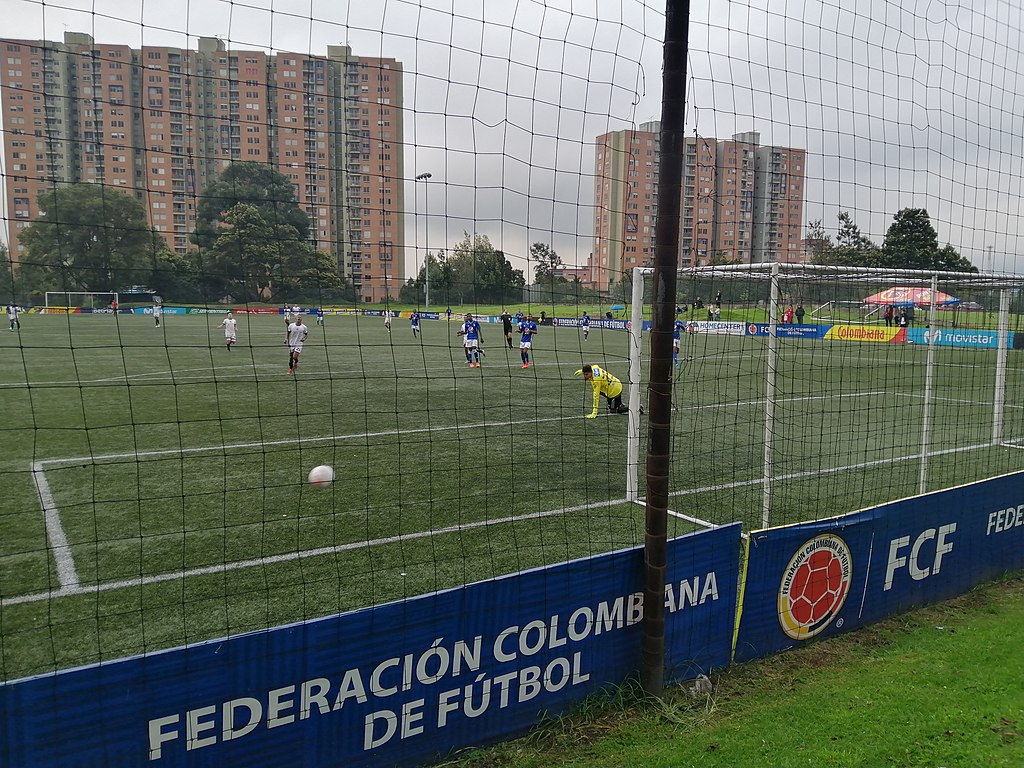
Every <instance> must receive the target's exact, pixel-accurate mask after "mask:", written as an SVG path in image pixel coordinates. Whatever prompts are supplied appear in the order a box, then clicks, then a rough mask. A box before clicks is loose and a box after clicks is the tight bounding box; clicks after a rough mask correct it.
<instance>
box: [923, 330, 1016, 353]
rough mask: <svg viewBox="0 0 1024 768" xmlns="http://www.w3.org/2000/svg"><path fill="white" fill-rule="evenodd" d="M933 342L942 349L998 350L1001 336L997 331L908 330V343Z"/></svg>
mask: <svg viewBox="0 0 1024 768" xmlns="http://www.w3.org/2000/svg"><path fill="white" fill-rule="evenodd" d="M929 340H931V341H932V342H934V343H935V344H938V345H939V346H942V347H980V348H984V349H997V348H998V347H999V334H998V333H997V332H996V331H980V330H973V329H956V328H939V329H938V330H937V331H935V332H934V333H931V332H930V331H929V330H928V329H927V328H908V329H907V343H909V344H927V343H928V342H929ZM1006 346H1007V348H1012V347H1013V333H1012V332H1010V333H1007V337H1006Z"/></svg>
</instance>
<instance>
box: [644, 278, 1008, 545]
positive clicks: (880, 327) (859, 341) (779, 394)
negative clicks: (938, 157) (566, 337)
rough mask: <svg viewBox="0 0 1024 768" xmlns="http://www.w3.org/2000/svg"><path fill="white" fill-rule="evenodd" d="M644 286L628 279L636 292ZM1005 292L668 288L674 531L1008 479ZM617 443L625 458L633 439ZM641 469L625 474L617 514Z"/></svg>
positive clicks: (952, 282)
mask: <svg viewBox="0 0 1024 768" xmlns="http://www.w3.org/2000/svg"><path fill="white" fill-rule="evenodd" d="M649 278H650V271H649V270H637V272H636V280H635V282H636V285H638V286H643V285H645V284H646V281H647V280H649ZM1021 287H1022V280H1021V278H1019V277H1017V276H1014V275H1001V274H992V273H989V274H985V273H982V274H972V273H952V272H940V273H928V272H915V271H912V270H872V269H866V268H841V267H827V266H813V265H801V264H754V265H736V266H719V267H703V268H696V269H691V270H687V271H685V272H683V273H681V274H680V282H679V294H678V295H679V302H678V304H679V306H678V307H677V309H678V314H677V321H676V322H677V325H678V328H679V340H678V352H677V354H676V359H675V365H674V368H673V370H674V387H673V419H672V429H673V435H674V437H673V456H674V459H673V464H672V498H673V499H674V502H675V503H674V509H673V514H674V515H676V516H677V517H678V518H679V519H683V520H689V521H691V522H694V523H697V524H699V525H706V526H711V525H719V524H723V523H727V522H731V521H733V520H742V521H743V522H744V523H745V524H746V525H747V527H748V528H752V527H765V526H768V525H781V524H787V523H793V522H800V521H804V520H809V519H818V518H825V517H832V516H834V515H837V514H841V513H845V512H850V511H854V510H856V509H860V508H863V507H867V506H871V505H875V504H879V503H883V502H886V501H892V500H896V499H899V498H903V497H906V496H911V495H914V494H917V493H924V492H927V491H931V490H937V489H940V488H946V487H950V486H953V485H958V484H961V483H965V482H970V481H974V480H979V479H983V478H987V477H992V476H995V475H998V474H1002V473H1005V472H1009V471H1011V470H1013V469H1016V468H1017V467H1018V466H1019V461H1020V456H1019V451H1020V446H1019V441H1020V440H1021V439H1022V438H1024V412H1022V408H1024V402H1022V400H1021V397H1020V394H1019V387H1020V385H1021V383H1022V379H1021V374H1022V369H1021V366H1020V364H1019V363H1018V361H1016V359H1015V358H1013V357H1010V356H1008V350H1009V349H1010V348H1011V347H1013V346H1014V345H1015V341H1014V340H1015V338H1016V336H1015V332H1017V331H1019V330H1021V328H1020V319H1021V317H1020V310H1021V306H1020V298H1019V292H1020V288H1021ZM641 290H642V288H638V290H637V298H638V299H639V298H640V296H641V293H640V291H641ZM933 297H934V299H933ZM644 306H645V305H644V304H643V303H642V302H641V303H638V304H636V305H634V307H633V311H632V318H633V320H632V323H633V337H634V343H633V344H632V348H633V349H634V350H636V352H640V351H641V350H644V349H645V340H643V339H641V338H639V336H640V331H639V329H640V328H641V327H643V326H644V319H643V315H644V313H643V307H644ZM815 307H817V308H820V307H828V308H829V314H828V316H827V318H825V317H822V316H820V315H816V314H815V313H814V312H813V311H812V308H815ZM1011 310H1012V311H1013V314H1012V315H1011ZM1011 318H1012V320H1011ZM1022 341H1024V339H1022ZM1019 343H1020V342H1016V344H1019ZM639 358H640V355H639V354H634V359H633V362H632V365H631V381H632V383H633V385H634V387H635V388H636V389H637V390H639V389H640V386H641V382H643V381H645V380H646V379H645V376H646V373H645V366H644V361H643V360H641V359H639ZM629 440H630V452H629V455H630V456H631V457H636V456H637V455H638V454H639V443H640V433H639V431H638V430H637V429H635V428H634V430H633V431H632V432H631V435H630V438H629ZM639 469H640V468H639V467H638V466H637V465H636V464H635V463H632V464H629V465H628V475H627V488H628V490H629V495H630V496H631V497H633V498H639V497H640V496H641V495H642V473H641V472H640V471H638V470H639Z"/></svg>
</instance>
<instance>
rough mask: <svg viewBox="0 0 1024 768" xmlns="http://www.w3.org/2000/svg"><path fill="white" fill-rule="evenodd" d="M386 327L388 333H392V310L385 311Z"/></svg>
mask: <svg viewBox="0 0 1024 768" xmlns="http://www.w3.org/2000/svg"><path fill="white" fill-rule="evenodd" d="M384 327H385V328H387V329H388V333H391V310H390V309H385V310H384Z"/></svg>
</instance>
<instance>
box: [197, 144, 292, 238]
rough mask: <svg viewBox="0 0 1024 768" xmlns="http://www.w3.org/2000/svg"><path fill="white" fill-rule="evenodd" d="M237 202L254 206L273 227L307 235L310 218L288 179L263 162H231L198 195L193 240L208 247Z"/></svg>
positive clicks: (221, 230) (220, 231)
mask: <svg viewBox="0 0 1024 768" xmlns="http://www.w3.org/2000/svg"><path fill="white" fill-rule="evenodd" d="M239 203H245V204H246V205H251V206H254V207H255V208H256V209H257V210H258V211H260V212H261V214H262V216H263V218H264V219H265V220H266V221H267V222H269V223H270V224H272V225H274V226H287V227H291V228H292V229H294V230H295V236H296V238H297V239H299V240H307V239H308V238H309V217H308V216H307V215H306V212H305V211H303V210H302V209H301V208H299V205H298V203H296V202H295V189H294V187H293V186H292V183H291V180H290V179H289V178H288V177H287V176H285V175H284V174H283V173H281V172H280V171H278V170H276V169H274V168H273V167H271V166H269V165H267V164H265V163H250V162H246V163H232V164H231V165H229V166H228V167H227V168H226V169H225V170H224V172H223V173H221V175H220V177H219V178H218V179H217V180H216V181H215V182H213V183H212V184H210V185H209V186H208V187H207V188H206V189H205V190H203V192H202V193H201V194H200V196H199V208H198V210H197V211H196V229H195V232H193V233H192V242H193V243H195V244H196V245H198V246H200V247H202V248H210V247H211V246H213V244H214V242H216V240H217V238H218V237H219V236H220V234H221V233H222V232H223V229H224V224H225V223H226V220H225V216H226V215H227V212H228V211H230V210H232V209H233V208H234V207H235V206H236V205H238V204H239Z"/></svg>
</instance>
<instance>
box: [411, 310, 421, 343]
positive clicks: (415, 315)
mask: <svg viewBox="0 0 1024 768" xmlns="http://www.w3.org/2000/svg"><path fill="white" fill-rule="evenodd" d="M409 327H411V328H412V337H413V338H414V339H415V338H416V337H417V336H419V333H420V313H419V312H417V311H416V310H415V309H414V310H413V311H412V314H411V315H409Z"/></svg>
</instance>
